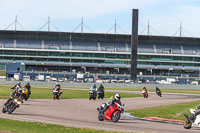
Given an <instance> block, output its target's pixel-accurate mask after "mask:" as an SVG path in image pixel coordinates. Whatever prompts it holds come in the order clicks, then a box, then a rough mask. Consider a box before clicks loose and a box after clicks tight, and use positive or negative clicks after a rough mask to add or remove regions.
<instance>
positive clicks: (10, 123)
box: [0, 118, 114, 133]
mask: <svg viewBox="0 0 200 133" xmlns="http://www.w3.org/2000/svg"><path fill="white" fill-rule="evenodd" d="M0 125H1V126H0V131H7V132H11V133H114V132H112V131H102V130H95V129H88V128H73V127H65V126H60V125H54V124H45V123H38V122H22V121H16V120H9V119H3V118H0Z"/></svg>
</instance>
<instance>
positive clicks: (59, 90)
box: [53, 88, 62, 100]
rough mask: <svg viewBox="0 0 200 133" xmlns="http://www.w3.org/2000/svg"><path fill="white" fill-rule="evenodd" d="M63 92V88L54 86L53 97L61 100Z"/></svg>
mask: <svg viewBox="0 0 200 133" xmlns="http://www.w3.org/2000/svg"><path fill="white" fill-rule="evenodd" d="M61 94H62V90H61V89H58V88H54V89H53V98H54V100H56V99H57V100H59V99H60V95H61Z"/></svg>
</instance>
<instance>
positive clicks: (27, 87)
mask: <svg viewBox="0 0 200 133" xmlns="http://www.w3.org/2000/svg"><path fill="white" fill-rule="evenodd" d="M24 88H26V89H28V97H27V99H28V98H29V96H30V95H31V86H30V83H29V82H28V83H27V84H26V85H25V86H24Z"/></svg>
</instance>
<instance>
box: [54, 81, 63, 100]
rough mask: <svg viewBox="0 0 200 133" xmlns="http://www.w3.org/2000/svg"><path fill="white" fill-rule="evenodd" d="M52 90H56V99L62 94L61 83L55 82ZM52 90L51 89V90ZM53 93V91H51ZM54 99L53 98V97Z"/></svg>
mask: <svg viewBox="0 0 200 133" xmlns="http://www.w3.org/2000/svg"><path fill="white" fill-rule="evenodd" d="M53 90H56V91H58V100H59V99H60V95H61V94H62V91H61V85H60V84H59V83H56V85H55V87H54V88H53ZM53 90H52V91H53ZM53 95H54V93H53ZM54 99H55V98H54Z"/></svg>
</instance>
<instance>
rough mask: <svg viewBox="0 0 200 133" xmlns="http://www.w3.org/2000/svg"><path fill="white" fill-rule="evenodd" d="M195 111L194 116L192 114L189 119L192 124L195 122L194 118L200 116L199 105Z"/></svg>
mask: <svg viewBox="0 0 200 133" xmlns="http://www.w3.org/2000/svg"><path fill="white" fill-rule="evenodd" d="M195 110H196V111H195V114H192V116H191V117H190V120H191V121H193V122H194V121H195V119H196V116H197V115H199V114H200V105H199V106H198V107H197V108H196V109H195Z"/></svg>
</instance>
